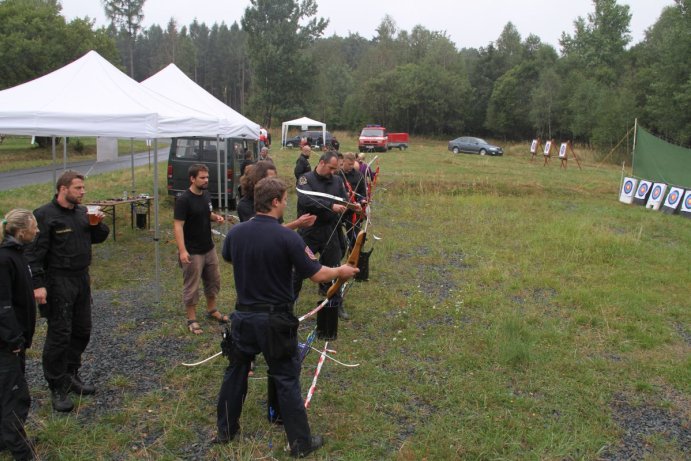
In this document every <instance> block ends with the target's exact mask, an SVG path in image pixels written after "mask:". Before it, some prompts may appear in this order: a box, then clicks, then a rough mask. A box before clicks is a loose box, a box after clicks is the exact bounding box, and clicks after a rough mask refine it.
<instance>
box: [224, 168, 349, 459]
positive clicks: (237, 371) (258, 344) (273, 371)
mask: <svg viewBox="0 0 691 461" xmlns="http://www.w3.org/2000/svg"><path fill="white" fill-rule="evenodd" d="M286 190H287V186H286V184H285V182H283V181H282V180H280V179H278V178H273V177H271V178H264V179H262V180H260V181H259V182H258V183H257V185H256V186H255V189H254V204H255V208H256V212H257V214H256V216H255V217H254V218H253V219H251V220H249V221H246V222H243V223H240V224H237V225H236V226H234V227H233V228H232V229H231V230H230V232H228V235H227V236H226V239H225V241H224V243H223V251H222V256H223V259H225V260H226V261H228V262H230V263H232V264H233V268H234V270H233V276H234V278H235V289H236V291H237V298H236V299H237V304H236V310H235V312H233V315H232V322H231V329H230V331H229V332H227V335H226V338H225V339H224V342H223V344H222V349H223V351H224V354H225V355H226V356H228V359H229V361H230V363H229V365H228V368H227V369H226V372H225V375H224V377H223V383H222V385H221V390H220V392H219V396H218V406H217V427H218V434H217V436H216V439H215V442H216V443H228V442H230V441H231V440H233V439H234V438H235V437H236V436H237V434H238V432H239V431H240V424H239V421H240V414H241V413H242V405H243V402H244V401H245V396H246V395H247V374H248V372H249V370H250V363H251V362H252V360H253V359H254V357H255V356H256V355H257V354H259V353H261V354H262V355H263V356H264V358H265V359H266V362H267V364H268V366H269V375H270V376H271V377H272V379H273V380H274V382H275V386H276V395H277V397H278V402H279V405H280V408H281V413H282V417H283V423H284V425H283V427H284V429H285V431H286V434H287V436H288V443H289V444H290V454H291V456H293V457H299V458H302V457H305V456H307V455H308V454H309V453H311V452H313V451H314V450H316V449H317V448H319V447H321V446H322V444H323V443H324V441H323V439H322V437H321V436H313V435H312V434H311V432H310V427H309V424H308V422H307V412H306V410H305V405H304V402H303V400H302V396H301V395H300V357H299V353H298V347H297V345H298V344H297V326H298V323H299V322H298V319H297V318H295V316H294V315H293V304H294V301H295V298H294V296H293V289H292V281H291V279H292V275H293V268H294V269H295V273H296V274H298V275H300V276H302V277H306V278H309V279H310V280H312V281H313V282H325V281H328V280H333V279H334V278H336V277H342V278H350V277H352V276H353V275H355V274H356V273H357V271H358V269H357V268H354V267H350V266H348V265H343V266H340V267H337V268H331V267H326V266H322V265H321V264H320V263H319V262H318V261H317V260H316V258H314V256H313V255H311V254H310V252H309V250H308V249H307V248H306V246H305V243H304V242H303V241H302V239H301V238H300V237H299V236H298V235H297V234H296V233H295V232H293V231H291V230H289V229H287V228H286V227H284V226H282V225H281V224H280V222H279V220H280V218H282V216H283V213H284V211H285V209H286V206H287V202H288V195H287V192H286Z"/></svg>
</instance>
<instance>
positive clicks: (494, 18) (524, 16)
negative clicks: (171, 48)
mask: <svg viewBox="0 0 691 461" xmlns="http://www.w3.org/2000/svg"><path fill="white" fill-rule="evenodd" d="M61 3H62V6H63V10H62V12H63V15H64V16H65V17H66V18H67V19H68V20H71V19H73V18H75V17H80V18H83V17H85V16H89V17H90V18H92V19H96V26H103V25H106V24H107V23H106V19H105V15H104V13H103V6H102V2H101V0H61ZM618 3H619V4H620V5H625V4H626V5H629V6H630V7H631V8H630V11H631V14H632V17H631V25H630V27H631V36H632V38H633V40H632V42H631V45H634V44H636V43H638V42H640V41H641V40H643V38H644V32H645V30H646V29H647V28H648V27H650V26H651V25H653V24H654V23H655V22H656V21H657V19H658V18H659V17H660V13H661V12H662V9H663V8H664V7H666V6H669V5H673V4H674V1H673V0H619V1H618ZM249 4H250V2H249V0H146V3H145V4H144V27H145V28H148V27H149V26H151V25H152V24H158V25H160V26H161V27H163V28H164V29H165V27H166V25H167V24H168V21H169V20H170V18H171V17H173V18H174V19H175V20H176V22H177V24H178V26H179V27H181V26H183V25H189V24H190V23H191V22H192V21H193V20H194V19H195V18H196V19H197V20H198V21H199V22H205V23H206V24H207V25H209V26H210V25H212V24H213V23H214V22H218V23H221V22H225V23H226V24H228V25H230V24H232V23H233V22H235V21H237V22H238V23H239V22H240V18H241V17H242V15H243V14H244V11H245V8H247V6H249ZM317 4H318V5H319V11H318V15H319V16H321V17H324V18H327V19H329V27H328V28H327V30H326V34H325V36H331V35H333V34H336V35H339V36H341V37H345V36H347V35H348V34H349V33H351V32H352V33H358V34H360V35H361V36H363V37H365V38H367V39H370V38H372V37H373V36H374V35H375V29H376V27H377V26H378V25H379V24H380V23H381V21H382V19H383V18H384V16H385V15H386V14H388V15H390V16H391V17H392V18H393V19H394V21H395V22H396V24H397V26H398V28H399V30H407V31H410V30H412V28H413V27H414V26H416V25H418V24H419V25H422V26H424V27H425V28H427V29H429V30H433V31H446V33H447V34H448V36H449V37H450V38H451V40H453V41H454V42H455V43H456V47H457V48H459V49H460V48H464V47H465V48H471V47H472V48H479V47H484V46H487V45H488V44H489V43H490V42H492V41H496V39H497V37H499V34H500V33H501V31H502V29H503V28H504V26H505V25H506V23H507V22H509V21H511V22H512V23H513V24H514V25H515V26H516V28H517V29H518V32H519V33H520V34H521V37H522V38H523V39H525V38H526V37H527V36H528V35H529V34H531V33H532V34H535V35H537V36H538V37H540V39H541V40H542V41H543V42H544V43H549V44H551V45H553V46H554V47H555V48H556V49H557V51H558V50H559V37H560V36H561V33H562V32H567V33H568V34H573V22H574V20H575V19H576V18H577V17H578V16H582V17H584V18H587V15H588V13H591V12H593V11H594V6H593V2H592V0H481V1H467V0H466V1H463V0H456V1H454V0H422V1H420V0H317Z"/></svg>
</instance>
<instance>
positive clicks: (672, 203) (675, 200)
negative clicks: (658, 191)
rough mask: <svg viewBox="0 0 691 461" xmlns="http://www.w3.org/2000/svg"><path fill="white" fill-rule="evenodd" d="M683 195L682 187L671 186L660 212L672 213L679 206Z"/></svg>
mask: <svg viewBox="0 0 691 461" xmlns="http://www.w3.org/2000/svg"><path fill="white" fill-rule="evenodd" d="M683 196H684V189H680V188H678V187H672V188H671V189H670V191H669V194H667V198H666V199H665V203H664V204H663V205H662V212H663V213H667V214H674V213H676V212H677V209H678V208H679V204H680V203H681V198H682V197H683Z"/></svg>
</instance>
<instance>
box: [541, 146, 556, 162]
mask: <svg viewBox="0 0 691 461" xmlns="http://www.w3.org/2000/svg"><path fill="white" fill-rule="evenodd" d="M553 149H554V139H550V140H548V141H546V142H545V148H544V149H543V150H542V155H543V157H544V159H545V161H544V162H543V163H542V166H547V164H548V163H549V159H550V158H551V157H552V150H553Z"/></svg>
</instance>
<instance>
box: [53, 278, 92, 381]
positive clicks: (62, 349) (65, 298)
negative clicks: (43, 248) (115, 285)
mask: <svg viewBox="0 0 691 461" xmlns="http://www.w3.org/2000/svg"><path fill="white" fill-rule="evenodd" d="M47 290H48V313H47V319H48V332H47V334H46V342H45V345H44V346H43V375H44V376H45V378H46V381H48V385H49V386H50V388H51V389H58V388H60V387H64V386H67V385H69V382H70V381H69V374H70V373H73V372H75V371H77V370H79V367H81V365H82V354H83V353H84V350H85V349H86V346H87V345H88V344H89V338H90V337H91V287H90V284H89V275H88V274H81V275H79V276H76V277H64V276H55V275H52V276H51V277H50V282H49V284H48V286H47Z"/></svg>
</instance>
